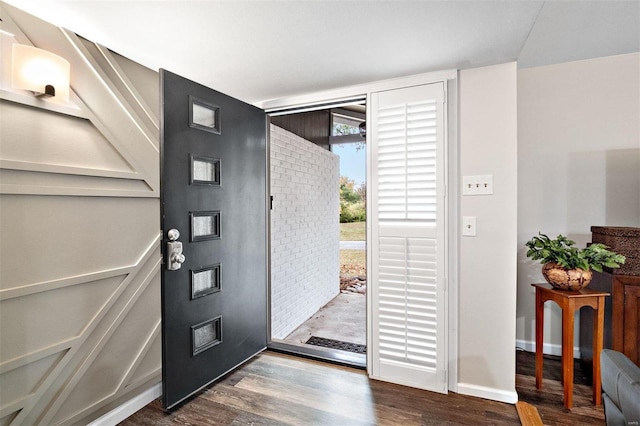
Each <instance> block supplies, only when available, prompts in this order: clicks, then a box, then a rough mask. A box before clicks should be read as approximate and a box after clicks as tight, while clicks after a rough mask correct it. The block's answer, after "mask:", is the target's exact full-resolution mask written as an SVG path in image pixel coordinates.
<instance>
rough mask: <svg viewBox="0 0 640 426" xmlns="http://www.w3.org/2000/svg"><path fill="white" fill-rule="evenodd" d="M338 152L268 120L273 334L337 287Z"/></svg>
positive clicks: (288, 328) (293, 324) (286, 330)
mask: <svg viewBox="0 0 640 426" xmlns="http://www.w3.org/2000/svg"><path fill="white" fill-rule="evenodd" d="M338 160H339V157H338V156H337V155H335V154H333V153H331V152H329V151H326V150H324V149H322V148H320V147H318V146H316V145H314V144H312V143H311V142H309V141H306V140H304V139H302V138H300V137H298V136H296V135H294V134H293V133H290V132H288V131H286V130H284V129H281V128H280V127H276V126H274V125H271V195H272V196H273V210H272V211H271V336H272V337H273V338H276V339H283V338H285V337H286V336H287V335H288V334H290V333H291V332H292V331H293V330H295V329H296V328H297V327H298V326H299V325H300V324H302V323H303V322H304V321H306V320H307V319H308V318H309V317H311V316H312V315H313V314H314V313H316V311H318V309H319V308H321V307H322V306H324V305H325V304H326V303H327V302H329V301H330V300H331V299H333V298H334V297H335V296H336V295H337V294H338V293H339V291H340V285H339V273H340V272H339V240H340V235H339V210H340V197H339V191H338V187H339V181H340V164H339V161H338Z"/></svg>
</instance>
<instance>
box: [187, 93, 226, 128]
mask: <svg viewBox="0 0 640 426" xmlns="http://www.w3.org/2000/svg"><path fill="white" fill-rule="evenodd" d="M189 127H192V128H194V129H200V130H204V131H205V132H211V133H216V134H218V135H219V134H220V107H219V106H217V105H213V104H210V103H208V102H205V101H202V100H200V99H197V98H194V97H193V96H189Z"/></svg>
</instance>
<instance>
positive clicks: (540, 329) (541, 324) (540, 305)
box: [536, 288, 544, 389]
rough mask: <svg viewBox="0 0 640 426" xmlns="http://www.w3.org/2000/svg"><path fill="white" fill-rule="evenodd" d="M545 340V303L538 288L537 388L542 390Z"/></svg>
mask: <svg viewBox="0 0 640 426" xmlns="http://www.w3.org/2000/svg"><path fill="white" fill-rule="evenodd" d="M543 340H544V302H543V301H542V296H541V295H540V290H539V289H538V288H536V388H537V389H542V360H543V358H542V345H543Z"/></svg>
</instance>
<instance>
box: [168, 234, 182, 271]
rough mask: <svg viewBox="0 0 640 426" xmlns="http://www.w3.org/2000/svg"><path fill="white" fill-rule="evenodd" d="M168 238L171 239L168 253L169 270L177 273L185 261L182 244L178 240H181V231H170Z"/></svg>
mask: <svg viewBox="0 0 640 426" xmlns="http://www.w3.org/2000/svg"><path fill="white" fill-rule="evenodd" d="M167 238H169V241H167V252H166V255H167V258H168V262H167V270H169V271H177V270H178V269H180V267H181V266H182V264H183V263H184V261H185V257H184V254H182V243H181V242H180V241H178V238H180V231H178V230H177V229H170V230H169V232H167Z"/></svg>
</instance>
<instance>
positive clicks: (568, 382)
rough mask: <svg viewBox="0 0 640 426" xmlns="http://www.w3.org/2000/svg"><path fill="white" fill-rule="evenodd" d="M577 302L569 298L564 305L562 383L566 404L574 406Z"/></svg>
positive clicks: (567, 406)
mask: <svg viewBox="0 0 640 426" xmlns="http://www.w3.org/2000/svg"><path fill="white" fill-rule="evenodd" d="M574 312H575V304H574V302H573V300H571V299H569V300H567V301H565V302H564V303H563V306H562V384H563V387H564V406H565V408H571V407H572V406H573V323H574Z"/></svg>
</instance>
